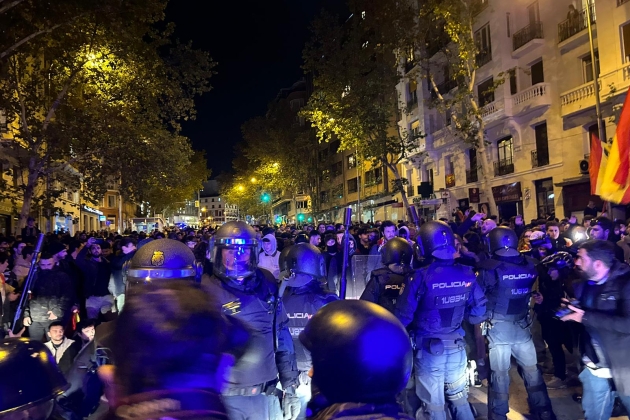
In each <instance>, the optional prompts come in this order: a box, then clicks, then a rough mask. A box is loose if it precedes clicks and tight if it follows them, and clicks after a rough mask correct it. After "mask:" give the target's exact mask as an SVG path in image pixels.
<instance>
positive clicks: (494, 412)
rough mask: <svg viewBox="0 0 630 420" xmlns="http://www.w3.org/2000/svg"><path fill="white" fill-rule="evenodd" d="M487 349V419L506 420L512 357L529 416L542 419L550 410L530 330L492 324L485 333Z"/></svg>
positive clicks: (511, 323)
mask: <svg viewBox="0 0 630 420" xmlns="http://www.w3.org/2000/svg"><path fill="white" fill-rule="evenodd" d="M488 341H489V348H490V369H491V370H492V373H491V375H490V390H489V392H488V417H489V418H490V419H507V413H508V411H509V403H508V398H509V392H510V367H511V359H510V358H511V356H514V358H515V359H516V362H517V364H518V373H519V375H520V376H521V378H523V381H524V382H525V389H526V390H527V402H528V403H529V409H530V411H531V412H532V414H536V415H541V414H542V413H547V412H549V413H550V414H551V415H550V418H551V419H555V416H554V415H553V411H552V409H551V400H550V399H549V395H548V394H547V386H546V385H545V382H544V380H543V376H542V373H541V371H540V369H539V368H538V365H537V364H536V362H537V360H536V348H535V347H534V342H533V341H532V335H531V334H530V332H529V328H527V327H526V328H523V327H522V326H520V325H518V324H515V323H513V322H508V321H506V322H495V323H494V324H493V326H492V328H490V329H489V330H488Z"/></svg>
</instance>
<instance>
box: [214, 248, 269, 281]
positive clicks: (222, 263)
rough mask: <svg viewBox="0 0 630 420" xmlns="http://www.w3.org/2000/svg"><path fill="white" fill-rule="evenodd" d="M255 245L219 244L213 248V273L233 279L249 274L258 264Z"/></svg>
mask: <svg viewBox="0 0 630 420" xmlns="http://www.w3.org/2000/svg"><path fill="white" fill-rule="evenodd" d="M256 250H257V249H256V246H255V245H237V244H231V245H228V244H220V245H217V246H216V247H215V248H214V258H213V261H214V264H213V267H214V273H215V274H216V275H217V276H220V277H227V278H230V279H233V280H238V279H243V278H245V277H248V276H251V275H252V274H253V273H254V271H255V270H256V266H257V265H258V254H257V253H256Z"/></svg>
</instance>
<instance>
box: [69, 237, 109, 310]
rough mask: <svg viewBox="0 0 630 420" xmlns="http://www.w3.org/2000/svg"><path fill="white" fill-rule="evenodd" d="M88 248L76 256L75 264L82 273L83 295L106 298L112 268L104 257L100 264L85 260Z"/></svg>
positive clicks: (84, 248) (89, 259)
mask: <svg viewBox="0 0 630 420" xmlns="http://www.w3.org/2000/svg"><path fill="white" fill-rule="evenodd" d="M87 251H88V247H87V246H85V247H83V249H82V250H81V251H79V254H78V255H77V259H76V263H77V266H78V267H79V268H80V269H81V272H82V273H83V279H84V282H83V293H84V295H85V297H86V298H89V297H90V296H107V295H108V294H109V278H110V276H111V273H112V267H111V265H110V263H109V261H107V259H106V258H105V257H101V262H97V261H94V260H93V259H92V258H87Z"/></svg>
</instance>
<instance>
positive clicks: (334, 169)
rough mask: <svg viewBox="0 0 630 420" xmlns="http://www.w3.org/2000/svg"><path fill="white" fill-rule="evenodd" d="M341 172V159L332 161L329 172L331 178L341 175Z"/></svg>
mask: <svg viewBox="0 0 630 420" xmlns="http://www.w3.org/2000/svg"><path fill="white" fill-rule="evenodd" d="M342 172H343V164H342V162H341V161H339V162H335V163H333V164H332V166H331V167H330V173H331V175H332V176H333V178H334V177H336V176H339V175H341V173H342Z"/></svg>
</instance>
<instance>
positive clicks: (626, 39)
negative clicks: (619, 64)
mask: <svg viewBox="0 0 630 420" xmlns="http://www.w3.org/2000/svg"><path fill="white" fill-rule="evenodd" d="M621 41H622V42H623V58H624V62H625V63H630V23H628V24H626V25H624V26H622V27H621Z"/></svg>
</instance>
